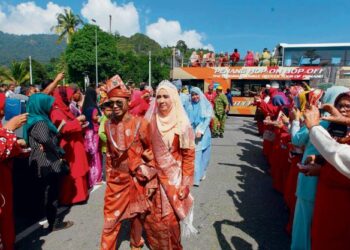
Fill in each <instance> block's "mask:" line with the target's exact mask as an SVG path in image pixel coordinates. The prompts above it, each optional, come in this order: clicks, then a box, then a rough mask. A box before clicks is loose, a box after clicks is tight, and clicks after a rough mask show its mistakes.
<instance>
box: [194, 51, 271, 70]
mask: <svg viewBox="0 0 350 250" xmlns="http://www.w3.org/2000/svg"><path fill="white" fill-rule="evenodd" d="M277 64H278V58H276V57H275V56H274V53H271V52H270V51H269V50H268V49H267V48H264V49H263V51H262V53H259V52H256V53H255V54H254V52H253V51H251V50H248V51H247V53H246V55H245V56H244V57H241V54H240V53H239V51H238V49H234V51H233V52H232V54H229V53H228V52H225V53H224V52H221V53H219V54H218V55H217V54H215V53H214V52H208V53H205V54H204V53H203V51H199V53H197V52H196V51H193V52H192V54H191V56H190V58H189V66H190V67H229V66H248V67H252V66H276V65H277Z"/></svg>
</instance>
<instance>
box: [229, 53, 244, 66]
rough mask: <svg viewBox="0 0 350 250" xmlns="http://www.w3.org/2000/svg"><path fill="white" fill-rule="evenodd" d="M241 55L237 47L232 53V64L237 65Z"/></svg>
mask: <svg viewBox="0 0 350 250" xmlns="http://www.w3.org/2000/svg"><path fill="white" fill-rule="evenodd" d="M240 57H241V55H240V54H239V52H238V50H237V49H235V50H234V51H233V53H232V55H231V56H230V59H231V66H236V65H237V63H238V62H239V59H240Z"/></svg>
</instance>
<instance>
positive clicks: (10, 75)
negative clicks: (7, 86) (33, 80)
mask: <svg viewBox="0 0 350 250" xmlns="http://www.w3.org/2000/svg"><path fill="white" fill-rule="evenodd" d="M29 78H30V75H29V71H28V68H27V66H26V64H25V63H24V62H16V61H14V62H12V63H11V65H10V67H9V68H8V69H7V68H4V67H2V68H0V79H1V80H2V81H4V82H5V83H15V84H16V85H22V84H24V83H26V82H27V81H28V80H29Z"/></svg>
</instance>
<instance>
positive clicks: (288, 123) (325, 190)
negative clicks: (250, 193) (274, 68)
mask: <svg viewBox="0 0 350 250" xmlns="http://www.w3.org/2000/svg"><path fill="white" fill-rule="evenodd" d="M255 104H256V106H257V115H256V120H257V125H258V130H259V133H260V134H261V135H262V136H263V154H264V155H265V157H266V159H267V161H268V163H269V174H270V175H271V177H272V185H273V188H274V189H275V190H276V191H278V192H280V193H281V194H283V197H284V200H285V204H286V206H287V207H288V209H289V212H290V214H289V222H288V224H287V226H286V229H287V231H288V232H289V233H290V234H291V239H292V240H291V249H292V250H293V249H306V250H308V249H314V250H323V249H324V250H326V249H348V248H349V247H350V244H349V237H350V231H349V228H348V224H349V222H350V216H349V214H348V213H347V212H346V211H348V210H349V209H350V199H349V197H350V188H349V187H350V175H349V172H350V157H349V149H350V146H349V144H350V134H349V131H350V130H349V125H350V122H349V117H350V92H349V88H347V87H343V86H333V87H331V88H328V89H327V90H326V91H323V90H321V89H316V88H315V89H313V88H310V87H309V86H308V85H307V84H306V83H303V84H302V85H300V84H297V85H294V86H290V87H288V88H285V89H280V88H279V84H278V83H277V82H274V83H273V84H271V86H270V85H269V86H266V88H265V89H263V90H262V91H261V92H260V93H259V95H258V96H256V97H255Z"/></svg>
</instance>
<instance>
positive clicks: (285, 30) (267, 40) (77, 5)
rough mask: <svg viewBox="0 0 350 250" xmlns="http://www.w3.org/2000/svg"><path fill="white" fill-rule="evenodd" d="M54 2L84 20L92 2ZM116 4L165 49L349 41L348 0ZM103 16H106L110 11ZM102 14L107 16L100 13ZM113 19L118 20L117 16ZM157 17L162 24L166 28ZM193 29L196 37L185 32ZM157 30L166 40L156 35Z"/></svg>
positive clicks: (12, 0)
mask: <svg viewBox="0 0 350 250" xmlns="http://www.w3.org/2000/svg"><path fill="white" fill-rule="evenodd" d="M89 1H91V0H89ZM104 1H109V2H110V1H112V0H104ZM24 2H25V1H18V0H5V1H0V6H2V7H1V8H2V10H3V13H5V14H7V15H8V16H7V17H9V14H8V13H9V11H10V10H9V8H8V6H12V7H14V6H17V5H18V4H19V3H24ZM34 2H35V5H37V6H38V7H41V8H46V7H47V1H43V0H35V1H34ZM52 2H53V3H54V4H56V5H59V6H69V7H71V8H72V9H73V11H74V12H75V13H78V14H79V15H81V16H82V13H81V10H82V7H83V3H84V2H85V3H87V2H88V0H85V1H79V0H75V1H68V0H53V1H52ZM112 2H116V5H117V6H119V7H123V6H124V5H128V4H129V6H130V5H133V6H134V7H135V9H136V11H137V15H138V27H136V26H137V24H136V23H134V26H133V28H128V29H129V30H134V29H135V30H138V31H141V32H143V33H147V32H148V34H151V36H152V38H154V39H155V40H159V41H158V42H160V43H161V44H162V45H165V44H168V45H169V44H170V45H171V43H173V40H175V39H177V38H178V37H184V38H185V39H188V41H189V43H190V44H193V46H197V47H198V46H201V45H203V46H206V45H210V46H212V47H214V48H215V51H216V52H220V51H232V50H233V49H234V48H238V49H239V50H240V51H241V52H242V53H245V52H246V50H247V49H251V50H254V51H260V50H262V49H263V48H264V47H268V48H270V49H272V48H273V47H274V46H275V45H276V44H277V43H279V42H287V43H318V42H350V29H349V28H350V14H349V10H350V1H348V0H333V1H326V0H318V1H316V0H304V1H301V0H294V1H292V0H289V1H283V0H239V1H238V0H236V1H235V0H221V1H220V0H217V1H208V0H202V1H198V0H196V1H190V0H177V1H165V0H134V1H132V3H133V4H131V3H130V1H126V0H114V1H112ZM4 6H7V7H4ZM92 9H93V7H92ZM101 11H102V12H105V15H106V16H107V17H108V10H101ZM87 12H88V11H87ZM90 12H91V10H90ZM116 13H118V12H116ZM95 14H96V13H92V14H91V13H90V14H89V15H88V14H86V16H90V17H91V16H93V15H95ZM101 15H104V14H101V13H100V16H101ZM116 15H117V14H116ZM113 18H115V19H118V17H115V16H113ZM123 18H124V19H125V17H121V18H120V22H119V23H122V22H125V25H126V26H127V25H128V24H127V21H126V20H122V19H123ZM159 18H163V19H164V22H162V25H160V22H159ZM9 20H12V19H9ZM170 21H176V23H170ZM135 22H136V21H135ZM152 24H158V25H153V26H150V27H152V28H153V29H149V30H148V31H147V27H148V26H149V25H152ZM175 24H176V25H180V30H177V31H176V32H177V33H178V36H174V37H172V34H171V29H172V27H177V26H173V25H175ZM116 25H117V24H116ZM125 25H123V26H125ZM150 27H149V28H150ZM167 27H168V28H167ZM121 29H122V28H121ZM0 30H1V22H0ZM191 30H192V31H193V32H192V33H191V32H190V33H186V32H187V31H191ZM5 31H6V30H5ZM158 31H159V32H160V33H162V34H163V36H162V34H158V33H157V32H158ZM165 31H168V32H170V33H166V32H165ZM38 32H40V31H38ZM124 32H126V31H124ZM157 34H158V35H157ZM128 35H130V34H128ZM196 39H197V40H198V41H197V40H196Z"/></svg>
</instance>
